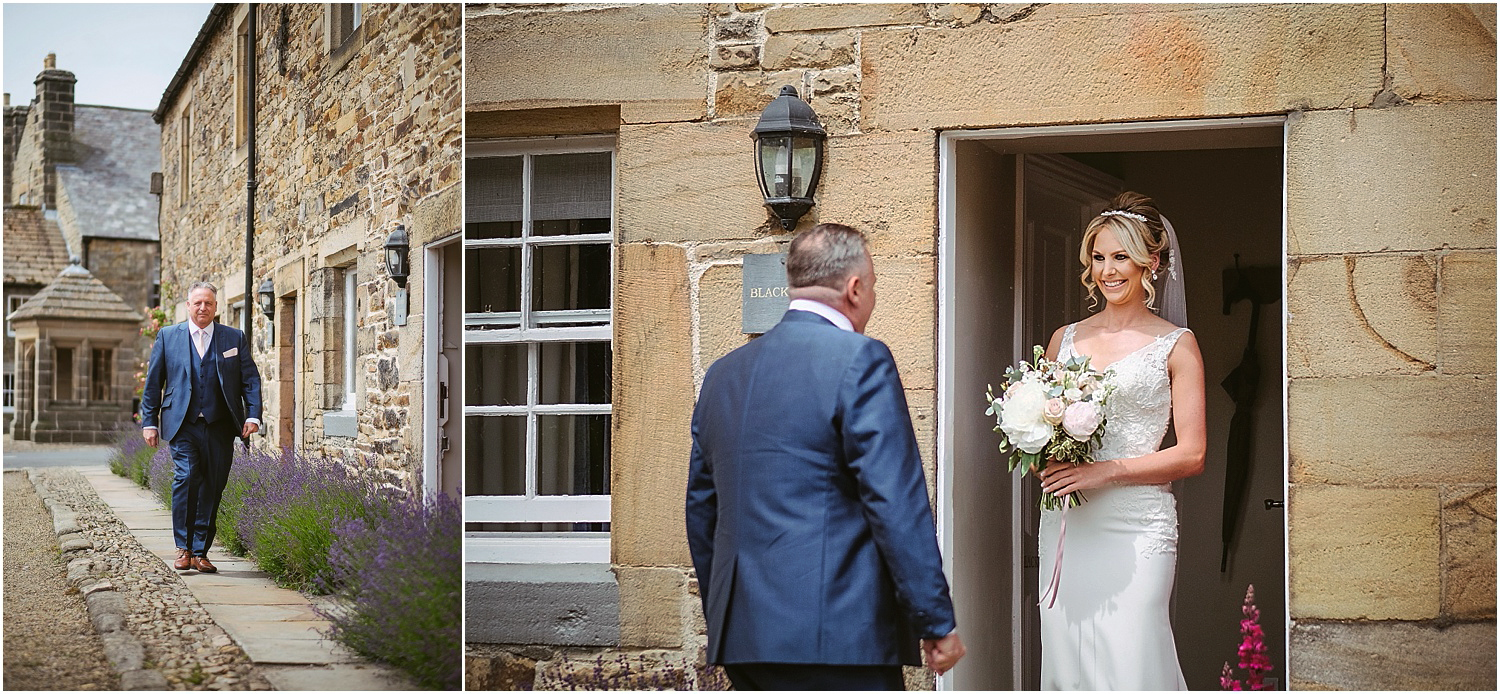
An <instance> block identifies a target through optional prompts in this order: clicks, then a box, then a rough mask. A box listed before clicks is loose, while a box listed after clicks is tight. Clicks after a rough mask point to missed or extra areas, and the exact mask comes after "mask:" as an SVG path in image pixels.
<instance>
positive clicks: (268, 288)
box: [255, 277, 276, 320]
mask: <svg viewBox="0 0 1500 694" xmlns="http://www.w3.org/2000/svg"><path fill="white" fill-rule="evenodd" d="M255 300H256V302H258V303H259V304H260V312H261V313H264V314H266V320H271V319H272V318H274V317H275V316H276V283H274V282H272V281H271V278H269V277H267V278H266V281H264V282H261V283H260V286H259V287H257V288H256V290H255Z"/></svg>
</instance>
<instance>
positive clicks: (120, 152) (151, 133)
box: [4, 54, 161, 425]
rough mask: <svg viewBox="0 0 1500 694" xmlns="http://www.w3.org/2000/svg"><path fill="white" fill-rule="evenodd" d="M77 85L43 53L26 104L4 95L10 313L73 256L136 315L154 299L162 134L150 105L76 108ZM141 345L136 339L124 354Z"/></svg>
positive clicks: (8, 363)
mask: <svg viewBox="0 0 1500 694" xmlns="http://www.w3.org/2000/svg"><path fill="white" fill-rule="evenodd" d="M77 81H78V80H77V78H76V77H75V76H74V75H73V73H71V72H69V71H67V70H63V69H60V68H58V67H57V59H56V57H55V56H54V55H51V54H49V55H48V56H47V58H46V60H45V61H44V67H43V69H42V71H41V72H40V73H39V74H38V75H37V77H36V97H35V98H34V99H32V100H31V102H30V103H28V104H27V105H22V106H11V105H10V95H9V94H7V95H6V97H5V98H6V103H5V124H4V128H5V139H4V152H5V185H4V194H5V245H6V257H5V268H6V269H5V274H6V279H5V296H6V299H5V312H6V313H7V314H9V313H11V312H12V311H15V310H16V309H17V308H18V307H20V305H21V304H22V303H23V302H25V301H26V300H27V299H28V298H29V297H31V296H33V295H35V294H36V293H37V292H38V291H40V289H41V286H40V285H42V284H45V283H47V282H51V281H52V280H53V279H54V278H56V277H57V276H58V272H59V271H61V270H62V269H63V267H64V265H65V264H66V262H67V259H68V258H69V257H70V256H76V257H78V258H80V259H81V260H82V264H83V267H84V268H85V269H87V270H88V271H89V273H90V275H91V276H92V277H95V278H97V279H98V280H99V281H101V282H103V284H104V286H106V287H107V288H108V289H109V291H110V292H112V293H113V294H115V295H116V296H117V297H118V299H119V300H123V301H124V302H125V305H126V306H129V307H130V308H131V309H132V310H134V311H136V312H141V311H144V310H145V309H146V308H147V307H150V306H155V305H156V304H157V302H158V301H159V300H160V299H159V284H158V280H159V272H158V266H159V262H160V261H159V259H160V248H159V246H160V244H159V243H158V238H157V218H156V213H157V205H156V199H155V198H154V197H153V196H152V195H151V190H150V188H151V174H152V172H153V171H155V170H156V169H157V168H158V165H159V163H160V147H161V143H160V131H159V129H158V128H157V127H156V126H155V124H153V123H152V122H151V116H150V113H149V112H147V111H141V110H136V109H126V108H116V107H113V106H91V105H87V104H75V103H74V102H73V93H74V85H75V84H76V83H77ZM12 246H14V248H12ZM12 251H14V252H12ZM12 268H15V272H14V273H13V271H12ZM33 271H36V274H33ZM12 333H13V331H12V329H11V328H10V326H9V325H8V324H7V327H6V338H5V339H6V352H5V353H6V358H5V379H6V381H5V383H6V385H5V393H6V395H5V397H6V408H7V409H6V412H10V411H11V410H10V409H9V408H10V407H11V406H12V400H13V397H14V392H13V388H14V384H13V381H14V379H15V375H14V368H15V364H14V361H15V360H14V358H13V353H12V350H11V346H12V342H11V340H12ZM144 347H149V343H148V342H145V341H143V340H141V339H140V338H139V336H137V343H136V344H133V345H131V349H130V351H131V352H132V353H134V352H139V351H140V350H141V349H142V348H144ZM134 369H135V365H133V364H132V365H129V366H128V367H127V368H126V369H125V370H124V373H125V374H126V375H127V376H128V374H130V373H133V371H134ZM127 395H128V394H127ZM127 399H128V397H127ZM7 425H8V421H7Z"/></svg>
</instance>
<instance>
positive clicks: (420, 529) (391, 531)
mask: <svg viewBox="0 0 1500 694" xmlns="http://www.w3.org/2000/svg"><path fill="white" fill-rule="evenodd" d="M129 434H130V435H128V436H127V435H124V434H122V436H121V438H120V439H119V440H118V441H117V443H116V454H115V456H114V457H113V458H112V460H111V462H110V467H111V469H112V470H113V471H114V472H115V473H116V474H119V475H121V476H124V477H127V478H129V479H132V480H135V481H136V482H137V483H138V484H141V486H143V487H147V488H149V489H151V490H153V491H154V492H155V493H156V494H157V496H158V497H159V498H161V499H162V501H163V504H164V505H168V506H170V503H171V485H172V472H173V470H172V464H171V455H170V452H169V451H168V450H167V448H166V447H161V448H159V449H151V448H150V447H148V446H146V445H145V444H144V442H142V441H141V439H140V434H139V432H137V431H134V430H132V431H131V432H129ZM235 453H236V456H235V460H234V463H233V465H232V466H231V467H230V472H229V479H228V482H227V484H226V487H225V490H224V495H223V497H222V499H221V501H220V506H219V523H218V525H219V535H218V538H219V539H218V541H219V543H220V545H221V546H223V547H225V548H227V549H228V551H230V552H232V553H234V554H239V555H244V556H250V557H253V558H254V559H255V561H256V563H257V564H258V565H259V566H260V567H261V568H262V569H264V570H265V571H266V572H267V573H269V574H271V576H272V577H273V578H275V579H276V580H277V581H278V582H280V583H282V584H284V585H291V586H294V587H298V588H301V589H307V590H314V591H320V592H328V593H332V594H334V595H335V596H337V597H339V598H340V602H341V604H342V605H344V608H343V609H340V610H338V611H337V613H336V614H329V615H327V616H328V617H329V618H330V621H331V622H332V623H333V630H332V634H331V636H333V637H334V638H337V639H339V640H340V641H342V642H343V643H345V644H346V645H348V646H349V647H350V648H352V649H354V650H355V651H357V652H360V653H363V654H365V655H368V656H370V657H372V658H376V659H379V660H383V661H386V662H388V663H390V664H392V665H395V666H397V667H400V668H402V669H403V670H405V671H407V672H408V673H410V674H411V675H412V676H413V677H414V678H415V679H416V680H417V681H419V682H421V683H422V684H423V685H424V686H428V687H443V688H450V689H457V688H459V686H460V684H461V673H462V634H461V609H462V603H461V600H460V595H461V588H462V574H463V561H462V550H461V547H462V540H461V534H462V520H461V503H460V500H459V499H457V498H451V497H447V496H440V497H439V498H438V499H436V500H435V501H434V502H432V503H431V504H424V503H423V501H422V500H421V498H420V494H418V493H416V492H415V491H414V490H408V489H391V488H389V487H386V488H382V487H381V486H380V485H378V484H376V483H375V482H373V481H371V479H372V477H373V476H372V475H366V474H362V472H364V471H367V470H368V468H369V466H367V465H361V464H357V463H356V464H351V461H343V460H334V459H329V458H323V457H317V456H308V455H302V454H299V453H296V452H294V451H291V450H288V451H283V452H280V453H277V452H272V451H266V450H258V449H257V450H250V451H245V450H243V449H239V448H237V449H236V451H235Z"/></svg>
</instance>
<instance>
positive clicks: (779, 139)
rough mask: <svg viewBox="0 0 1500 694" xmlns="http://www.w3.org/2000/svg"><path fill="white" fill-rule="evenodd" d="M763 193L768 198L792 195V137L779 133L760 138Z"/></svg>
mask: <svg viewBox="0 0 1500 694" xmlns="http://www.w3.org/2000/svg"><path fill="white" fill-rule="evenodd" d="M759 147H760V176H761V193H762V194H763V195H765V196H766V197H767V198H785V197H790V196H791V195H792V170H791V169H792V157H791V150H792V138H790V137H783V136H779V135H772V136H765V135H762V136H761V138H760V144H759Z"/></svg>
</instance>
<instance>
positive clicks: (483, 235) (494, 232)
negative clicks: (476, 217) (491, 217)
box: [464, 222, 521, 239]
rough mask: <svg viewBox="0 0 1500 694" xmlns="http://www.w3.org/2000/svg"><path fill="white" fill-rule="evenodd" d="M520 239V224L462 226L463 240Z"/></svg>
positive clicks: (472, 223)
mask: <svg viewBox="0 0 1500 694" xmlns="http://www.w3.org/2000/svg"><path fill="white" fill-rule="evenodd" d="M520 237H521V223H520V222H468V223H466V224H464V238H466V239H515V238H520Z"/></svg>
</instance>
